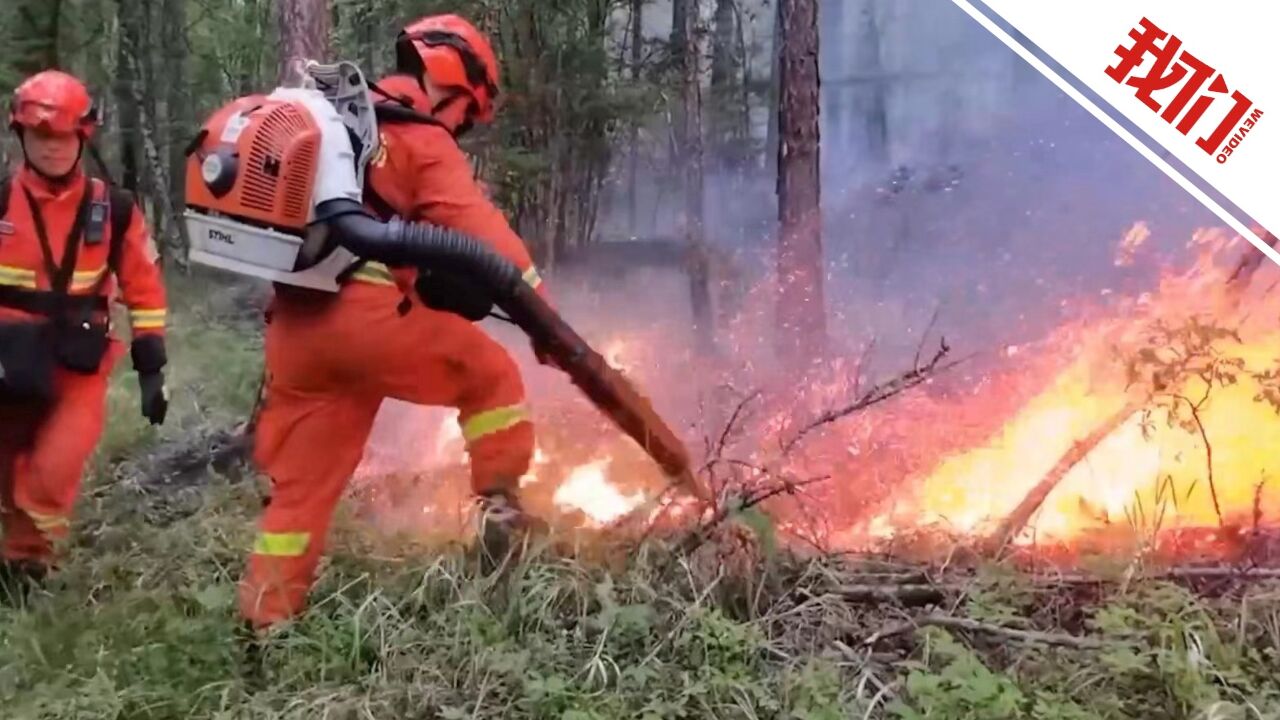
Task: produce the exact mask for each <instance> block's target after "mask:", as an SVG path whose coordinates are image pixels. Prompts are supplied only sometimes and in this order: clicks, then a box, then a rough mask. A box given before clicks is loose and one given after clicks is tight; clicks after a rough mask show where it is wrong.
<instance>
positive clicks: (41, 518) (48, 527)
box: [27, 510, 71, 534]
mask: <svg viewBox="0 0 1280 720" xmlns="http://www.w3.org/2000/svg"><path fill="white" fill-rule="evenodd" d="M27 517H29V518H31V524H32V525H35V526H36V529H37V530H39V531H40V532H42V533H46V534H47V533H50V532H54V531H57V530H62V529H64V528H66V527H68V526H69V525H70V524H71V521H70V520H69V519H68V518H67V516H66V515H45V514H44V513H38V512H31V511H30V510H28V511H27Z"/></svg>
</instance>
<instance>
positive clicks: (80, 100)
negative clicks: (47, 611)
mask: <svg viewBox="0 0 1280 720" xmlns="http://www.w3.org/2000/svg"><path fill="white" fill-rule="evenodd" d="M95 116H96V113H95V111H94V109H93V103H92V101H91V100H90V97H89V93H88V91H87V90H86V89H85V87H84V85H82V84H81V83H80V81H79V80H77V79H76V78H74V77H72V76H70V75H67V74H65V73H62V72H58V71H53V70H50V71H45V72H41V73H39V74H37V75H34V76H32V77H31V78H29V79H28V80H26V81H25V82H23V83H22V84H21V85H20V86H19V87H18V88H17V90H16V91H15V92H14V96H13V98H12V104H11V107H10V111H9V127H10V128H11V129H12V130H13V131H14V132H15V133H16V134H17V136H18V138H19V139H20V141H21V145H22V152H23V157H24V163H23V165H22V167H21V168H20V169H18V170H17V172H16V173H15V174H14V175H13V176H12V177H10V178H7V179H5V180H4V181H3V182H0V524H3V528H4V537H3V542H2V543H0V558H2V559H3V565H0V580H3V581H4V582H3V584H4V587H5V589H8V590H14V589H15V588H22V589H29V588H30V585H31V582H30V581H37V582H38V581H39V580H40V579H42V578H43V577H44V576H45V574H46V573H47V572H48V570H49V567H50V565H51V563H52V562H53V560H54V554H55V553H54V547H53V544H54V543H55V542H56V541H58V540H59V539H61V538H63V537H65V536H66V535H67V531H68V521H69V518H70V514H71V509H72V505H73V503H74V502H75V499H76V495H77V493H78V490H79V487H80V478H81V474H82V473H83V471H84V466H85V461H86V460H87V459H88V457H89V455H90V454H91V453H92V452H93V449H94V447H95V446H96V445H97V442H98V439H99V437H100V436H101V434H102V429H103V421H104V417H103V416H104V411H105V404H106V392H107V379H108V376H109V375H110V373H111V371H112V368H113V367H114V365H115V363H116V362H117V361H118V360H119V359H120V357H121V356H122V355H123V353H124V345H123V343H122V342H121V341H119V340H117V339H114V338H113V337H111V330H110V319H109V318H110V312H109V301H110V299H111V298H113V297H115V295H116V291H117V284H118V286H119V290H120V293H121V294H122V296H123V301H124V304H126V305H127V306H128V308H129V317H130V321H131V329H132V335H133V338H132V340H133V341H132V345H131V355H132V359H133V366H134V369H135V370H136V371H137V374H138V379H139V383H140V385H141V395H142V414H143V415H144V416H145V417H146V418H147V419H149V420H150V421H151V422H152V423H153V424H160V423H162V422H163V421H164V416H165V412H166V410H167V407H168V400H167V395H166V392H165V388H164V374H163V368H164V366H165V364H166V359H165V347H164V326H165V288H164V283H163V280H162V277H161V273H160V268H159V266H158V265H157V256H156V252H155V248H154V245H153V244H152V242H151V238H150V235H149V233H148V231H147V226H146V221H145V219H144V218H143V216H142V213H141V212H140V211H139V210H138V208H137V206H136V205H135V204H134V203H133V201H132V199H131V197H130V196H129V195H128V194H127V193H124V192H123V191H120V190H116V189H114V188H111V187H109V186H108V185H106V183H104V182H102V181H101V180H97V179H92V178H89V177H87V176H86V175H85V173H84V171H83V169H82V162H81V160H82V157H83V154H84V150H85V149H86V144H87V143H88V142H89V140H90V137H91V135H92V133H93V130H94V127H95V125H96V118H95ZM2 599H4V598H0V600H2ZM10 599H12V597H11V595H10Z"/></svg>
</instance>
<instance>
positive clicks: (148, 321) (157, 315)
mask: <svg viewBox="0 0 1280 720" xmlns="http://www.w3.org/2000/svg"><path fill="white" fill-rule="evenodd" d="M166 315H168V312H167V311H166V310H164V309H163V308H162V309H159V310H130V311H129V324H130V325H132V326H133V328H134V329H135V330H151V329H154V328H162V327H164V320H165V316H166Z"/></svg>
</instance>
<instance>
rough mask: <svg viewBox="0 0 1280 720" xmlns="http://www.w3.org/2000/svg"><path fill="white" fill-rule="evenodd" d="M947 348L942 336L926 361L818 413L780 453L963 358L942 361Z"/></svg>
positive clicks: (909, 387)
mask: <svg viewBox="0 0 1280 720" xmlns="http://www.w3.org/2000/svg"><path fill="white" fill-rule="evenodd" d="M950 352H951V347H950V346H949V345H947V340H946V338H942V339H941V340H940V341H939V343H938V349H937V351H936V352H935V353H934V354H933V357H932V358H930V359H929V361H928V362H927V363H925V364H923V365H921V364H920V363H919V361H918V360H917V362H916V363H915V366H914V367H913V368H912V369H911V370H910V371H908V372H905V373H903V374H901V375H898V376H897V377H894V378H890V379H889V380H886V381H885V382H882V383H879V384H876V385H873V386H872V387H871V388H870V389H869V390H867V391H866V392H864V393H862V394H861V395H859V396H858V397H857V398H856V399H855V400H854V401H853V402H852V403H850V404H848V405H846V406H844V407H841V408H835V409H832V410H828V411H826V412H824V413H822V414H821V415H819V416H818V417H817V418H815V419H814V420H812V421H811V422H809V423H808V424H807V425H805V426H804V427H802V428H800V430H799V431H798V432H797V433H796V434H795V435H794V436H792V437H791V439H790V440H788V441H787V442H785V443H784V444H783V446H782V454H783V455H789V454H790V453H791V451H792V450H794V449H795V447H796V445H798V444H800V441H801V440H803V439H804V437H805V436H806V435H808V434H809V433H811V432H813V431H814V430H816V429H818V428H820V427H822V426H823V425H829V424H831V423H833V422H836V421H837V420H842V419H844V418H846V417H849V416H850V415H852V414H854V413H856V412H859V411H861V410H866V409H867V408H869V407H871V406H873V405H877V404H879V403H882V402H884V401H885V400H888V399H889V398H891V397H893V396H895V395H900V394H902V393H904V392H906V391H907V390H910V389H911V388H914V387H916V386H918V385H923V384H924V383H926V382H928V381H929V380H930V379H931V378H932V377H933V376H934V375H937V374H938V373H940V372H943V371H945V370H949V369H951V368H953V367H955V366H956V365H959V364H960V363H961V362H963V360H964V359H963V358H962V359H959V360H954V361H952V362H948V363H943V362H942V361H943V360H944V359H945V358H946V357H947V355H948V354H949V353H950Z"/></svg>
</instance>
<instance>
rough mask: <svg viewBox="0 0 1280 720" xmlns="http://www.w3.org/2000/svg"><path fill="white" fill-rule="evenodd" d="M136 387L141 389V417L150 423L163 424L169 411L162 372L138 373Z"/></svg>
mask: <svg viewBox="0 0 1280 720" xmlns="http://www.w3.org/2000/svg"><path fill="white" fill-rule="evenodd" d="M138 387H139V388H140V389H141V390H142V417H144V418H146V419H148V420H150V421H151V424H152V425H163V424H164V416H165V415H166V414H167V413H168V412H169V391H168V390H167V389H166V388H165V386H164V373H159V372H156V373H146V374H145V375H142V374H140V375H138Z"/></svg>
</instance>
